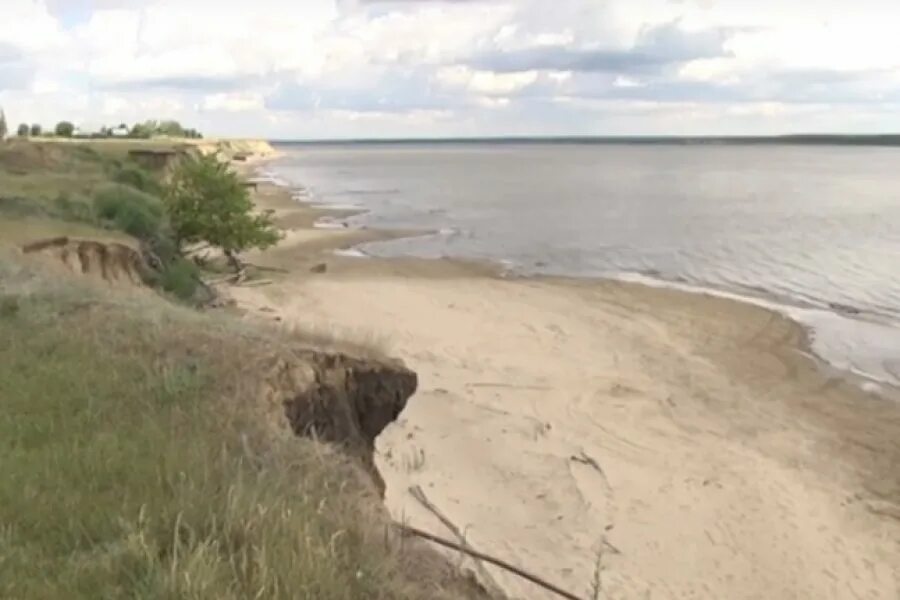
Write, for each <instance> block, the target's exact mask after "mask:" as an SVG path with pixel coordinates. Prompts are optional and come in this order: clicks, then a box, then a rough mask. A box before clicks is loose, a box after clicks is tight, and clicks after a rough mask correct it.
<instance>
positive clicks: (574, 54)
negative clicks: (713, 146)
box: [0, 0, 900, 139]
mask: <svg viewBox="0 0 900 600" xmlns="http://www.w3.org/2000/svg"><path fill="white" fill-rule="evenodd" d="M898 24H900V1H898V0H852V1H851V0H790V1H787V0H754V1H752V2H751V1H749V0H442V1H441V0H391V1H388V0H240V1H238V0H234V1H232V0H118V1H115V0H0V106H2V107H3V108H4V109H5V111H6V114H7V118H8V120H9V121H10V122H11V123H12V125H13V127H15V125H17V124H18V123H20V122H25V121H27V122H40V123H43V124H45V125H52V124H53V123H55V122H56V121H58V120H60V119H63V118H66V119H69V120H73V121H75V122H76V123H78V124H79V125H81V126H82V127H84V128H88V129H89V128H92V127H98V126H99V125H101V124H116V123H119V122H123V121H124V122H128V123H132V122H134V121H136V120H141V119H146V118H175V119H179V120H180V121H182V122H183V123H185V124H186V125H188V126H194V127H197V128H199V129H201V130H202V131H204V132H206V133H207V134H217V135H250V136H266V137H275V138H282V139H285V138H346V137H351V138H367V137H424V136H478V135H483V136H490V135H544V134H555V135H582V134H584V135H587V134H597V135H628V134H637V135H640V134H676V135H677V134H770V133H786V132H825V131H828V132H832V131H841V132H884V131H900V33H898Z"/></svg>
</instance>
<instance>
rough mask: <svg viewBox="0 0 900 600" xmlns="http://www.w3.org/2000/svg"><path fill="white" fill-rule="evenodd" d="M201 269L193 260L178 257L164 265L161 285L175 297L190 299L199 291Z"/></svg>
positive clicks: (160, 279)
mask: <svg viewBox="0 0 900 600" xmlns="http://www.w3.org/2000/svg"><path fill="white" fill-rule="evenodd" d="M199 281H200V269H199V268H198V267H197V265H195V264H194V263H192V262H191V261H189V260H187V259H184V258H181V257H178V258H175V259H174V260H172V261H171V262H170V263H168V264H167V265H165V266H164V267H163V271H162V273H160V277H159V285H160V287H162V289H163V290H165V291H167V292H169V293H170V294H172V295H174V296H175V297H177V298H179V299H181V300H185V301H190V300H193V299H194V297H195V295H196V292H197V284H198V282H199Z"/></svg>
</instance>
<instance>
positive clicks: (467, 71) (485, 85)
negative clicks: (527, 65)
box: [435, 65, 538, 95]
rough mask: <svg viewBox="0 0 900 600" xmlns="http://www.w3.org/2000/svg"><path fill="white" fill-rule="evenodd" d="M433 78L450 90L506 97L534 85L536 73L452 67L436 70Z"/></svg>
mask: <svg viewBox="0 0 900 600" xmlns="http://www.w3.org/2000/svg"><path fill="white" fill-rule="evenodd" d="M435 78H436V80H437V81H438V83H440V84H441V85H443V86H446V87H450V88H454V87H456V88H464V89H467V90H469V91H471V92H474V93H476V94H482V95H492V94H497V95H507V94H511V93H512V92H516V91H519V90H521V89H523V88H525V87H528V86H529V85H531V84H533V83H535V82H536V81H537V80H538V72H537V71H522V72H518V73H494V72H491V71H480V70H475V69H471V68H469V67H467V66H465V65H453V66H450V67H442V68H440V69H438V71H437V73H436V75H435Z"/></svg>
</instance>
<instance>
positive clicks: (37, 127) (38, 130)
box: [31, 123, 43, 137]
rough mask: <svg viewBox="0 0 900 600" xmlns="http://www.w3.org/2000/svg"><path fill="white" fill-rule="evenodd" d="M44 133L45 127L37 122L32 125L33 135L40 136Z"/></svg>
mask: <svg viewBox="0 0 900 600" xmlns="http://www.w3.org/2000/svg"><path fill="white" fill-rule="evenodd" d="M42 133H43V129H41V126H40V125H38V124H37V123H35V124H34V125H32V126H31V137H40V135H41V134H42Z"/></svg>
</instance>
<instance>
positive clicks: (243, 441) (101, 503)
mask: <svg viewBox="0 0 900 600" xmlns="http://www.w3.org/2000/svg"><path fill="white" fill-rule="evenodd" d="M298 335H299V334H297V333H295V334H274V333H273V332H271V331H268V330H260V329H256V328H254V327H253V326H252V325H249V324H245V323H239V322H236V321H233V320H229V319H227V318H223V317H211V316H207V315H202V314H199V313H195V312H193V311H191V310H189V309H186V308H181V307H176V306H172V305H169V304H167V303H165V302H164V301H162V300H161V299H160V298H158V297H157V296H155V295H154V294H152V293H150V292H147V291H131V292H128V291H112V290H110V289H108V288H104V287H102V286H93V285H90V284H89V283H87V282H81V281H77V280H76V279H75V278H65V277H63V278H59V277H56V278H48V277H46V276H44V275H43V274H42V273H41V271H40V270H39V269H38V268H36V267H34V266H33V265H31V264H29V263H28V262H23V259H22V258H21V257H10V256H3V255H0V403H2V411H0V439H2V440H3V444H2V446H0V464H3V474H4V476H3V477H2V478H0V597H3V598H16V599H30V598H42V599H43V598H67V599H70V598H101V597H102V598H216V599H227V598H234V599H238V598H285V599H287V598H291V599H293V598H309V599H317V600H319V599H331V598H333V599H347V600H351V599H352V600H356V599H365V598H376V599H378V598H410V599H416V598H422V599H426V598H428V599H431V598H465V597H480V595H479V593H478V592H477V590H475V589H474V588H472V587H469V586H468V584H466V582H464V581H461V580H459V579H458V578H455V577H454V575H453V574H452V573H451V572H450V571H448V568H447V566H446V565H445V564H444V563H443V562H442V561H440V560H438V559H437V558H436V557H435V555H434V554H432V553H430V552H428V551H420V550H419V549H415V548H414V547H413V546H412V545H411V544H410V543H407V545H406V546H405V547H404V545H403V544H401V543H400V542H399V541H398V540H397V539H396V537H395V536H394V535H393V533H391V530H390V529H389V526H388V523H389V521H388V519H387V516H386V515H385V513H384V511H383V509H382V508H381V505H380V499H379V498H377V496H376V495H375V494H374V492H373V488H372V486H371V484H370V482H369V481H368V480H367V478H366V477H365V476H364V475H362V473H361V471H360V469H359V468H358V467H357V466H356V465H355V464H353V463H351V462H350V461H349V460H347V459H346V458H343V457H342V456H340V455H339V454H338V453H336V452H335V451H334V450H332V449H331V448H329V447H327V446H324V445H322V444H319V443H316V442H313V441H310V440H307V439H300V438H296V437H293V436H277V435H272V431H271V430H270V429H269V428H268V427H267V426H266V425H265V423H264V421H265V420H264V419H262V418H260V417H261V415H260V414H259V406H258V405H257V403H256V402H255V398H254V393H255V390H256V387H257V382H258V378H255V374H254V372H253V370H254V368H255V366H256V365H258V364H259V361H260V360H262V359H264V357H265V356H266V354H267V353H271V352H272V351H273V349H275V350H277V347H278V346H279V345H282V344H285V345H287V344H294V343H296V342H297V339H298V337H297V336H298ZM310 343H314V342H310Z"/></svg>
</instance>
